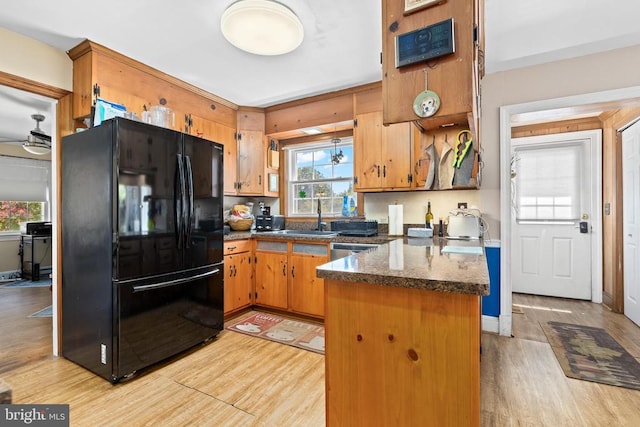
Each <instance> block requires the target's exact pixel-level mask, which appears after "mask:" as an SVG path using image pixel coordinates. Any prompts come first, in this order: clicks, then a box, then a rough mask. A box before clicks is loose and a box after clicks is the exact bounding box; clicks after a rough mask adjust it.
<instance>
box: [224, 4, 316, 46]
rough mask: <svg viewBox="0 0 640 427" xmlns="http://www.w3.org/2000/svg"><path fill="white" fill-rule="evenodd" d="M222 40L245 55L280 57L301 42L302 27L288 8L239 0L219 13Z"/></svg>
mask: <svg viewBox="0 0 640 427" xmlns="http://www.w3.org/2000/svg"><path fill="white" fill-rule="evenodd" d="M220 28H221V30H222V34H223V35H224V37H225V38H226V39H227V40H228V41H229V43H231V44H232V45H234V46H235V47H237V48H238V49H242V50H244V51H245V52H249V53H253V54H256V55H282V54H285V53H288V52H291V51H292V50H294V49H295V48H297V47H298V46H300V43H302V39H303V38H304V28H302V23H301V22H300V19H298V17H297V16H296V15H295V13H293V12H292V11H291V9H289V8H288V7H286V6H284V5H282V4H280V3H277V2H275V1H271V0H240V1H237V2H235V3H233V4H232V5H231V6H229V7H228V8H227V10H225V11H224V13H223V14H222V18H221V19H220Z"/></svg>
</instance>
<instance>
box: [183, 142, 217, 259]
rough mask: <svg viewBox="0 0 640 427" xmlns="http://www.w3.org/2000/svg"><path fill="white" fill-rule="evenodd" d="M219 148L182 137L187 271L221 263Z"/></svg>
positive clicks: (215, 145)
mask: <svg viewBox="0 0 640 427" xmlns="http://www.w3.org/2000/svg"><path fill="white" fill-rule="evenodd" d="M222 148H223V147H222V145H221V144H217V143H214V142H211V141H208V140H205V139H201V138H196V137H194V136H191V135H184V162H185V170H186V173H185V175H186V188H187V197H186V203H185V212H186V215H187V217H186V221H185V223H186V226H185V228H186V233H185V234H186V240H185V242H186V243H185V247H184V254H185V258H184V263H185V266H186V267H187V268H196V267H200V266H204V265H209V264H215V263H218V262H222V257H223V218H222V204H223V179H224V178H223V177H224V169H223V156H222V153H223V151H222Z"/></svg>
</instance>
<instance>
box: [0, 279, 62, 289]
mask: <svg viewBox="0 0 640 427" xmlns="http://www.w3.org/2000/svg"><path fill="white" fill-rule="evenodd" d="M45 286H46V287H49V286H51V279H46V280H40V281H37V282H32V281H31V280H18V281H17V282H11V283H7V284H6V285H2V287H3V288H44V287H45Z"/></svg>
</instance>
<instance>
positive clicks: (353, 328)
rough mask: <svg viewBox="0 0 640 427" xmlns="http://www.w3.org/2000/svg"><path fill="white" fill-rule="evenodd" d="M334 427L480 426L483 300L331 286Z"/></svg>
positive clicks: (329, 367)
mask: <svg viewBox="0 0 640 427" xmlns="http://www.w3.org/2000/svg"><path fill="white" fill-rule="evenodd" d="M325 283H326V317H325V336H326V338H325V339H326V343H325V348H326V359H325V363H326V377H325V381H326V399H327V425H328V426H337V425H351V426H356V425H358V426H376V425H379V426H392V425H397V426H408V425H439V426H478V425H480V355H479V351H478V349H479V346H480V335H479V330H480V305H479V298H480V297H479V296H476V295H468V294H455V293H445V292H437V291H426V290H419V289H413V288H402V287H395V288H390V287H386V286H380V285H372V284H363V283H353V282H342V281H337V280H328V279H327V280H325Z"/></svg>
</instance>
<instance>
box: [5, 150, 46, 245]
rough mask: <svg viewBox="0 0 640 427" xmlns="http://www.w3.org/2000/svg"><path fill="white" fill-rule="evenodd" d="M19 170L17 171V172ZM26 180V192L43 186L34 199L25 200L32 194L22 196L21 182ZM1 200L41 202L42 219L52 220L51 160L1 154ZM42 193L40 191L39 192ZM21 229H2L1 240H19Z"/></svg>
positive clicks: (30, 192)
mask: <svg viewBox="0 0 640 427" xmlns="http://www.w3.org/2000/svg"><path fill="white" fill-rule="evenodd" d="M16 171H17V172H16ZM22 180H24V183H25V185H26V187H25V189H24V191H25V194H27V193H29V194H32V193H33V190H34V188H33V187H34V184H35V186H38V185H40V186H42V191H41V194H40V195H36V196H33V197H35V199H34V200H24V199H25V198H30V197H31V196H27V197H22V196H20V194H21V191H22V190H21V188H20V183H21V181H22ZM0 181H2V182H0V200H6V201H12V202H41V203H43V207H42V216H43V218H42V220H43V221H50V220H51V161H50V160H38V159H27V158H23V157H11V156H4V155H0ZM2 184H5V185H6V186H7V187H10V188H7V189H6V190H7V192H9V193H10V194H7V193H5V192H4V191H3V190H2ZM39 193H40V192H39ZM20 234H21V232H20V230H17V231H16V230H11V231H0V241H7V240H17V239H19V238H20Z"/></svg>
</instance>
